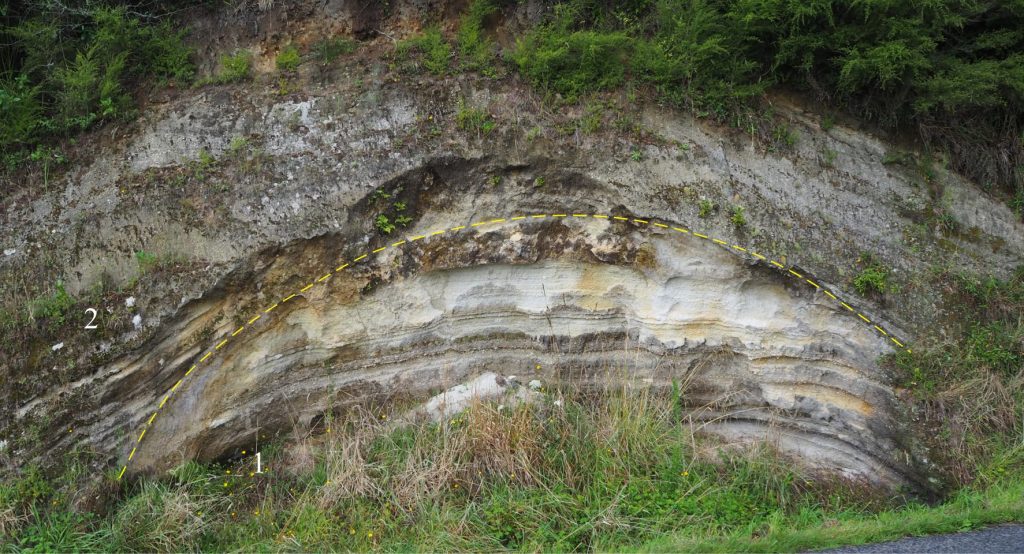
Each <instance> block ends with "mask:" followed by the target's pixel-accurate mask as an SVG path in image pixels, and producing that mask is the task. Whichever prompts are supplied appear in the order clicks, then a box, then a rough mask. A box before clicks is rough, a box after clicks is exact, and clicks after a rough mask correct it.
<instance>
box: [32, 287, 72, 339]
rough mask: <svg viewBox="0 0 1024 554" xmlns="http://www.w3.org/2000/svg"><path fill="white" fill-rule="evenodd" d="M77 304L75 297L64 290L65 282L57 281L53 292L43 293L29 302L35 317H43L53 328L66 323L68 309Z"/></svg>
mask: <svg viewBox="0 0 1024 554" xmlns="http://www.w3.org/2000/svg"><path fill="white" fill-rule="evenodd" d="M74 305H75V299H74V298H72V297H71V295H70V294H68V292H67V291H66V290H64V283H63V282H61V281H57V284H56V285H55V286H54V290H53V293H52V294H49V295H43V296H40V297H38V298H36V299H35V300H32V301H31V302H30V303H29V310H28V311H29V314H30V315H31V316H32V318H33V319H42V320H45V321H47V322H48V323H49V326H50V328H51V329H55V328H57V327H60V326H61V325H63V324H64V322H65V320H66V319H67V316H68V311H69V310H70V309H71V307H72V306H74Z"/></svg>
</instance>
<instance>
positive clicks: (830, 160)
mask: <svg viewBox="0 0 1024 554" xmlns="http://www.w3.org/2000/svg"><path fill="white" fill-rule="evenodd" d="M838 156H839V152H836V151H835V150H833V149H831V148H825V149H824V150H822V151H821V164H822V165H824V166H825V167H832V166H834V165H835V163H836V158H837V157H838Z"/></svg>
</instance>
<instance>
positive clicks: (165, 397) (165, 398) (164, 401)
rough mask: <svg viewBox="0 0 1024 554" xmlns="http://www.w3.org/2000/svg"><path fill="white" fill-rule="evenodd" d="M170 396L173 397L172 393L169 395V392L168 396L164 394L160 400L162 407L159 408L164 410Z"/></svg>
mask: <svg viewBox="0 0 1024 554" xmlns="http://www.w3.org/2000/svg"><path fill="white" fill-rule="evenodd" d="M170 397H171V395H169V394H168V395H167V396H164V399H163V400H161V401H160V407H159V408H158V409H160V410H162V409H163V408H164V404H166V403H167V399H168V398H170Z"/></svg>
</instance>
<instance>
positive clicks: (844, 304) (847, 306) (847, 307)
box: [840, 302, 854, 312]
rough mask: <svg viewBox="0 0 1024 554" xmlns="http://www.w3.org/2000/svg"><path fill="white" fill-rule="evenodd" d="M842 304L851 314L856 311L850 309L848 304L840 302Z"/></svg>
mask: <svg viewBox="0 0 1024 554" xmlns="http://www.w3.org/2000/svg"><path fill="white" fill-rule="evenodd" d="M840 304H842V306H843V307H844V308H846V309H847V310H850V311H851V312H852V311H854V309H853V308H851V307H850V305H849V304H847V303H846V302H840Z"/></svg>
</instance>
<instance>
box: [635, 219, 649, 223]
mask: <svg viewBox="0 0 1024 554" xmlns="http://www.w3.org/2000/svg"><path fill="white" fill-rule="evenodd" d="M633 223H640V224H647V223H650V221H647V220H646V219H634V220H633Z"/></svg>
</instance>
